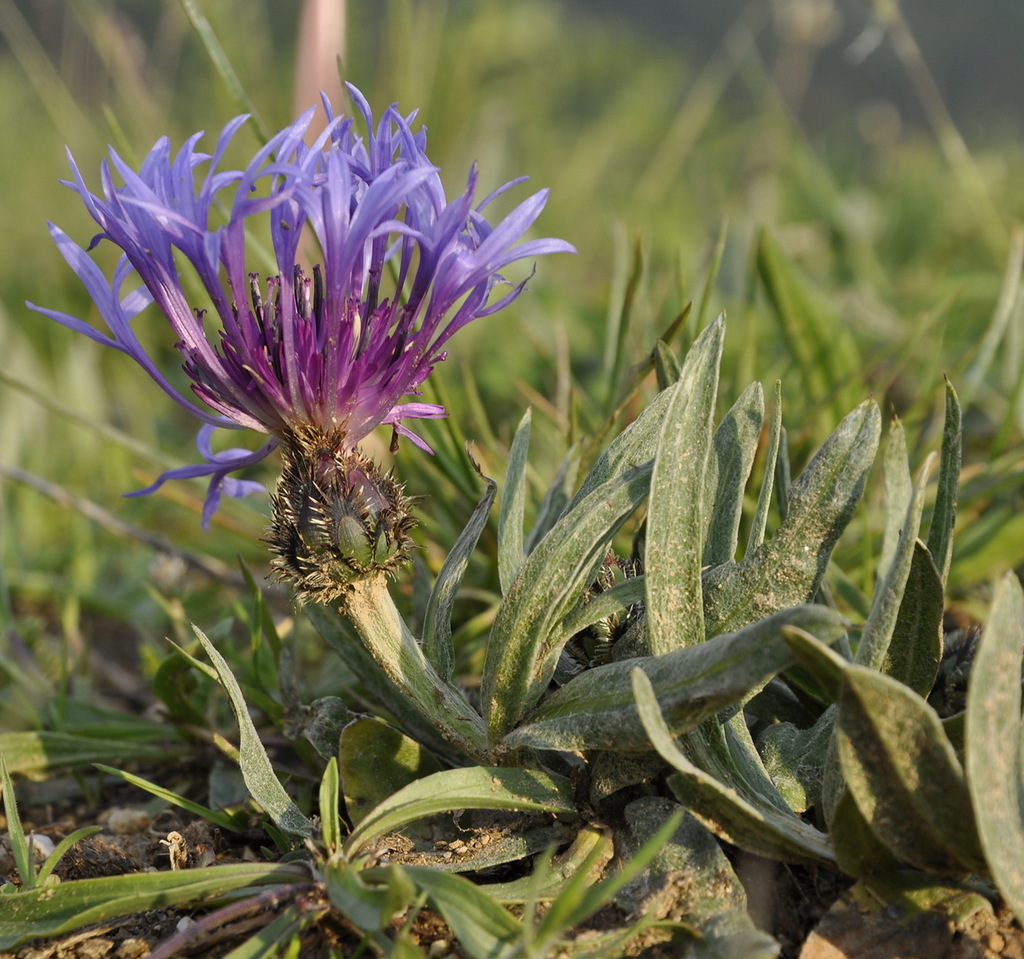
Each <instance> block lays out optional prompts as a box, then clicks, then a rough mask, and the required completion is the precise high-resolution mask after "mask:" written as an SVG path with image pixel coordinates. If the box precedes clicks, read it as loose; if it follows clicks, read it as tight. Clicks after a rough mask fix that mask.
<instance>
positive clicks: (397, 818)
mask: <svg viewBox="0 0 1024 959" xmlns="http://www.w3.org/2000/svg"><path fill="white" fill-rule="evenodd" d="M452 809H513V810H518V811H523V810H531V811H537V812H544V813H550V814H552V815H559V816H564V817H568V818H570V819H576V818H578V816H579V814H578V813H577V812H576V806H575V804H574V802H573V790H572V785H571V784H570V782H569V780H568V779H565V778H564V777H562V776H556V775H555V774H553V773H544V772H540V771H539V770H533V769H521V768H514V767H509V768H500V767H488V766H467V767H465V768H460V769H445V770H442V771H441V772H437V773H434V774H433V775H430V776H426V777H424V778H423V779H417V780H415V781H413V782H411V783H409V785H408V786H405V787H404V788H402V789H400V790H398V792H396V793H394V794H393V795H391V796H389V797H388V798H387V799H385V800H384V801H383V802H381V803H380V804H379V805H378V806H377V807H376V808H375V809H373V810H371V811H370V812H369V813H368V814H367V815H366V816H365V817H364V818H363V820H362V822H360V823H359V825H358V826H356V828H355V829H353V830H352V832H351V833H350V834H349V837H348V841H347V842H346V844H345V846H346V850H347V852H348V854H349V855H354V854H355V853H358V852H359V850H361V849H363V848H364V847H366V846H368V845H371V844H372V843H374V842H376V841H377V840H378V839H380V838H381V837H383V836H385V835H387V834H388V833H389V832H394V831H395V830H396V829H401V827H402V826H405V825H407V824H408V823H411V822H415V821H416V820H417V819H423V818H424V817H425V816H432V815H434V813H439V812H447V811H449V810H452Z"/></svg>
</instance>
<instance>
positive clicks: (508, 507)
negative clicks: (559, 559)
mask: <svg viewBox="0 0 1024 959" xmlns="http://www.w3.org/2000/svg"><path fill="white" fill-rule="evenodd" d="M532 416H533V411H532V410H527V411H526V413H525V414H523V418H522V419H521V420H520V421H519V426H518V427H516V434H515V436H514V437H513V438H512V448H511V449H510V450H509V453H508V468H507V469H506V471H505V489H504V490H503V491H502V494H501V511H500V512H499V514H498V578H499V580H500V581H501V592H502V594H504V593H507V592H508V590H509V587H510V586H511V585H512V581H513V580H514V579H515V576H516V573H517V572H518V571H519V567H520V566H521V565H522V563H523V516H524V513H525V510H526V455H527V453H528V452H529V449H530V423H531V421H532Z"/></svg>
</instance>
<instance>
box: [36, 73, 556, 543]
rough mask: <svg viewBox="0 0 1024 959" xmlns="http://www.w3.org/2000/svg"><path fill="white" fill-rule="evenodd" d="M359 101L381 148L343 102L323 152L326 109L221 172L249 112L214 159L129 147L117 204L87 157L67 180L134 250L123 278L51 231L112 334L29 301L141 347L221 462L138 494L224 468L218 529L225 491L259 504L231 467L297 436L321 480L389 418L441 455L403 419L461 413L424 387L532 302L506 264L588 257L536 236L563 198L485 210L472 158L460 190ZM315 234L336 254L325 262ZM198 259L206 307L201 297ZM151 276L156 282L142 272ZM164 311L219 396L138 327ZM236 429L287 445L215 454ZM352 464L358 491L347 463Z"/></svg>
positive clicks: (107, 174) (292, 445)
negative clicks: (92, 176) (315, 121)
mask: <svg viewBox="0 0 1024 959" xmlns="http://www.w3.org/2000/svg"><path fill="white" fill-rule="evenodd" d="M349 92H350V94H351V96H352V99H353V101H354V102H355V104H356V106H357V107H358V109H359V112H360V113H361V114H362V116H363V118H364V120H365V122H366V125H367V131H368V133H367V137H366V139H365V140H364V139H362V138H360V137H359V136H357V135H356V132H355V130H354V126H353V121H352V119H350V118H343V117H335V116H334V115H333V112H332V109H331V105H330V103H329V101H328V100H327V98H326V97H325V98H324V100H323V104H324V109H325V110H326V111H327V115H328V120H329V122H328V124H327V127H326V128H325V130H324V131H323V133H321V134H320V136H319V137H318V138H317V139H316V142H315V143H313V144H312V145H311V146H307V145H306V144H305V143H304V142H303V137H304V134H305V133H306V130H307V128H308V127H309V124H310V122H311V120H312V117H313V113H314V111H313V110H312V109H311V110H309V111H308V112H307V113H305V114H304V115H303V116H302V117H300V118H299V119H298V120H297V121H296V122H295V123H294V124H293V125H291V126H289V127H287V128H286V129H284V130H282V131H281V132H280V133H278V134H277V135H276V136H275V137H274V138H273V139H272V140H271V141H270V142H269V143H267V144H266V146H265V147H263V148H262V149H261V150H260V151H259V152H258V153H257V154H256V156H255V157H254V158H253V160H252V162H251V163H250V164H249V165H248V166H247V167H245V169H240V170H237V169H222V168H221V167H222V163H223V160H224V156H225V153H226V151H227V149H228V146H229V144H230V142H231V140H232V138H233V137H234V136H235V134H236V133H237V132H238V130H239V128H240V127H241V126H242V124H243V123H244V121H245V119H246V118H245V117H244V116H243V117H238V118H236V119H235V120H233V121H231V123H229V124H228V125H227V127H225V129H224V131H223V132H222V133H221V135H220V137H219V138H218V140H217V143H216V146H215V147H214V150H213V153H212V154H207V153H203V152H199V151H198V150H197V144H198V142H199V140H200V137H201V134H196V135H195V136H193V137H191V138H190V139H189V140H188V141H187V142H186V143H185V145H184V146H183V147H182V148H181V149H180V150H179V151H178V152H177V154H175V155H174V156H172V155H171V148H170V143H169V141H168V140H167V139H166V138H163V139H161V140H159V141H158V142H157V143H156V145H155V146H154V147H153V149H152V150H151V151H150V153H149V155H148V156H147V157H146V159H145V161H144V162H143V164H142V166H141V168H140V169H139V170H138V171H135V170H133V169H132V168H131V167H130V166H129V165H128V164H127V163H125V162H124V161H123V160H122V159H121V158H120V157H119V156H118V155H117V154H116V153H115V152H114V151H113V150H111V151H110V156H109V159H108V160H106V161H104V163H103V165H102V168H101V184H102V196H99V195H96V194H94V193H92V192H91V191H90V190H89V188H88V187H87V186H86V185H85V180H84V178H83V176H82V174H81V173H80V172H79V169H78V167H77V166H76V164H75V162H74V159H73V158H71V157H70V156H69V159H70V164H71V170H72V176H73V179H72V180H70V181H66V182H67V185H68V186H70V187H71V188H72V189H73V190H75V191H76V192H77V193H78V194H79V196H80V197H81V198H82V200H83V201H84V203H85V206H86V208H87V209H88V211H89V213H90V214H91V215H92V217H93V218H94V219H95V220H96V222H97V223H98V224H99V226H100V230H101V232H100V233H99V234H97V236H96V237H95V238H94V239H93V241H92V243H91V244H90V246H89V248H88V249H89V250H91V249H92V248H93V247H95V246H96V245H97V244H99V243H101V242H103V241H106V242H109V243H112V244H114V245H115V246H116V247H118V248H120V250H121V251H122V253H123V255H122V257H121V259H120V262H119V263H118V265H117V267H116V269H115V270H114V273H113V276H112V277H111V278H108V277H106V276H105V275H104V274H103V272H102V271H101V270H100V268H99V267H98V266H97V264H96V263H95V262H94V261H93V260H92V258H91V257H90V256H89V254H88V250H87V249H83V248H82V247H80V246H78V245H77V244H76V243H75V242H74V241H72V240H71V239H70V238H69V237H68V236H67V234H65V233H64V232H63V231H62V230H61V229H60V228H59V227H57V226H55V225H53V224H51V226H50V232H51V235H52V236H53V238H54V240H55V242H56V244H57V246H58V248H59V249H60V251H61V253H62V254H63V256H64V258H65V259H66V260H67V262H68V263H69V264H70V266H71V268H72V269H73V270H74V271H75V273H77V274H78V276H79V278H80V279H81V280H82V282H83V283H84V284H85V286H86V288H87V289H88V291H89V293H90V295H91V296H92V298H93V301H94V302H95V304H96V307H97V309H98V311H99V314H100V316H101V317H102V319H103V321H104V323H105V324H106V328H107V329H106V331H104V330H103V329H99V328H97V327H94V326H92V325H90V324H89V323H87V322H85V321H83V320H81V319H78V318H76V317H73V316H69V315H68V314H66V313H61V312H58V311H56V310H48V309H44V308H41V307H38V306H33V305H32V304H29V305H30V306H32V308H33V309H36V310H38V311H39V312H41V313H44V314H45V315H47V316H49V317H51V318H53V319H55V320H57V321H58V322H59V323H62V324H64V325H65V326H68V327H70V328H71V329H74V330H77V331H79V332H81V333H84V334H85V335H86V336H88V337H90V338H91V339H93V340H96V341H97V342H100V343H103V344H105V345H107V346H111V347H113V348H115V349H118V350H120V351H122V352H124V353H127V354H128V355H129V356H131V357H132V358H133V359H134V360H135V361H136V362H138V363H139V364H140V365H141V366H142V367H143V368H144V369H145V370H146V371H147V372H148V373H149V375H150V376H151V377H152V378H153V379H154V380H155V381H156V383H157V384H159V386H160V387H161V388H162V389H163V390H164V391H165V392H166V393H168V394H169V395H170V396H171V398H172V399H173V400H174V401H175V402H177V403H179V404H180V405H181V406H183V407H184V408H185V409H187V410H188V411H189V412H190V413H192V414H193V415H194V416H195V417H196V418H197V419H199V420H201V421H202V422H203V424H204V425H203V427H202V429H201V430H200V434H199V448H200V452H201V453H202V454H203V458H204V460H205V462H204V463H202V464H198V465H195V466H188V467H184V468H182V469H178V470H171V471H169V472H167V473H164V474H163V475H162V476H161V477H160V478H159V479H158V480H157V482H156V483H155V484H154V485H153V486H151V487H149V488H148V489H146V490H141V491H140V493H147V492H152V490H154V489H156V488H157V487H158V486H159V485H161V484H162V483H163V482H165V481H166V480H168V479H174V478H183V477H193V476H204V475H205V476H210V477H211V480H210V488H209V493H208V496H207V502H206V507H205V509H204V517H203V518H204V523H206V524H208V523H209V519H210V517H211V516H212V514H213V512H214V511H215V510H216V508H217V505H218V504H219V501H220V497H221V495H222V494H223V493H227V494H228V495H232V496H240V495H245V494H246V493H248V492H251V491H252V490H253V488H254V487H256V486H257V484H253V483H251V482H243V481H239V480H237V479H233V478H231V477H230V474H231V473H232V472H234V471H235V470H237V469H240V468H242V467H245V466H249V465H251V464H253V463H256V462H258V461H259V460H261V459H263V458H264V457H265V456H267V455H268V454H269V453H270V452H271V451H272V450H273V449H274V448H275V447H277V446H278V445H279V444H283V445H284V448H285V452H286V456H289V455H291V456H292V458H293V459H294V458H295V457H296V456H299V455H300V454H301V451H303V450H306V451H309V454H310V456H311V457H312V460H313V465H312V466H310V470H312V472H313V473H315V472H316V467H315V463H316V461H317V458H318V457H319V458H322V457H324V456H328V457H335V456H341V457H344V456H345V455H347V454H348V453H350V452H352V451H354V450H355V447H356V444H357V443H359V441H360V440H362V439H363V438H364V437H366V436H367V435H368V434H369V433H370V432H371V431H372V430H374V429H375V428H376V427H378V426H381V425H387V426H390V427H392V429H393V430H394V431H395V433H396V434H399V435H402V436H405V437H407V438H409V439H410V440H411V441H412V442H414V443H415V444H416V445H417V446H420V447H422V448H423V449H428V447H427V446H426V444H425V443H424V442H423V440H422V439H420V438H419V437H418V436H416V434H415V433H413V432H412V431H411V430H409V429H408V427H407V426H406V425H405V421H408V420H414V419H422V418H434V417H440V416H444V415H445V413H444V409H443V408H442V407H440V406H437V405H434V404H431V403H422V402H417V401H416V400H415V399H413V400H409V399H408V397H410V396H415V395H416V394H417V390H418V388H419V386H420V385H421V384H422V383H423V381H424V380H425V379H426V378H427V376H428V375H429V374H430V372H431V370H432V369H433V368H434V366H435V365H436V364H437V363H438V362H440V361H441V360H443V359H444V358H445V356H446V346H447V343H448V340H449V339H450V338H451V336H452V335H453V334H454V333H455V332H456V331H457V330H459V329H461V328H462V327H464V326H465V325H466V324H467V323H469V322H471V321H472V320H474V319H477V318H479V317H483V316H488V315H490V314H492V313H495V312H497V311H498V310H500V309H501V308H503V307H504V306H507V305H508V304H509V303H510V302H512V301H513V300H514V299H515V298H516V297H517V296H518V295H519V293H520V292H521V291H522V289H523V284H522V283H520V284H518V285H508V286H507V289H504V290H500V291H499V292H498V293H495V288H496V287H497V286H498V285H499V284H501V283H503V282H504V281H503V279H502V277H501V272H500V271H501V270H503V269H504V268H505V267H506V266H507V265H508V264H510V263H513V262H514V261H516V260H522V259H525V258H532V257H535V256H538V255H541V254H544V253H554V252H573V248H572V246H571V245H570V244H568V243H566V242H564V241H562V240H556V239H540V240H526V241H524V240H523V239H522V238H523V235H524V234H525V233H526V231H527V230H528V229H529V227H530V226H531V225H532V224H533V222H534V220H535V219H536V218H537V216H538V215H539V214H540V212H541V210H542V209H543V207H544V204H545V201H546V199H547V191H541V192H539V193H535V194H534V195H533V196H531V197H529V198H528V199H527V200H525V201H524V202H523V203H521V204H520V205H519V206H518V207H516V208H515V209H514V210H513V211H512V212H511V213H510V214H509V215H508V216H507V217H505V218H504V219H503V220H501V221H500V222H497V223H495V224H491V223H489V222H488V221H487V219H486V218H485V217H484V215H483V213H482V210H483V209H484V207H485V206H486V205H487V203H488V202H489V201H490V200H491V199H492V198H493V197H494V196H495V195H496V193H500V192H503V191H504V190H505V189H507V187H509V186H512V185H513V184H514V183H517V182H519V181H513V184H506V186H505V187H502V188H501V190H498V191H496V193H495V194H491V195H490V196H488V197H487V198H486V199H484V200H483V202H480V203H474V200H475V194H476V181H477V175H476V171H475V169H473V170H471V171H470V174H469V177H468V182H467V185H466V188H465V190H463V192H462V193H460V194H459V195H457V196H456V197H454V198H453V199H452V200H451V201H449V200H448V199H447V198H446V196H445V192H444V189H443V188H442V186H441V180H440V177H439V175H438V170H437V168H436V167H435V166H434V165H433V164H431V163H430V161H429V160H428V158H427V156H426V153H425V152H424V150H425V146H426V136H425V132H424V131H423V130H420V131H418V132H416V133H413V131H412V129H411V127H410V123H411V121H412V119H413V116H414V115H412V116H409V117H402V115H401V114H400V113H399V112H398V111H397V109H396V107H394V106H392V107H390V108H388V109H387V110H386V111H385V112H384V115H383V116H382V117H381V119H380V122H379V123H378V124H376V126H375V125H374V122H373V117H372V115H371V112H370V108H369V106H368V105H367V103H366V101H365V100H364V99H363V97H362V95H361V94H360V93H359V91H358V90H356V89H355V88H354V87H352V86H349ZM258 217H259V218H264V219H269V237H270V246H271V249H272V257H273V265H272V266H271V268H270V269H269V270H263V271H261V270H259V269H257V268H256V266H255V265H254V260H253V258H252V256H251V255H250V251H249V249H248V247H247V241H246V234H247V228H248V227H250V226H251V225H252V224H253V222H255V220H256V218H258ZM310 236H311V237H312V238H314V239H315V241H316V245H317V246H318V247H319V253H318V258H319V260H320V262H319V263H318V264H317V265H315V266H313V267H312V268H311V269H307V268H306V266H305V265H303V264H304V258H303V254H304V252H306V251H307V244H305V243H304V240H305V238H308V237H310ZM186 267H191V269H192V271H194V274H195V277H196V278H197V279H198V280H199V282H200V284H201V285H202V288H203V289H204V290H205V302H203V303H199V304H197V303H194V302H192V301H191V300H190V298H189V296H188V295H187V294H186V292H185V286H184V285H183V282H182V278H181V271H182V269H184V268H186ZM133 274H134V275H135V276H137V278H138V280H140V281H141V285H134V284H133V283H132V282H131V281H132V278H133ZM126 286H127V287H129V290H128V292H127V293H125V292H123V290H124V288H125V287H126ZM189 289H194V287H189ZM151 304H155V306H156V307H157V308H159V310H160V311H161V312H162V313H163V316H164V318H165V319H166V321H167V322H168V323H169V325H170V327H171V330H172V332H173V335H174V338H175V345H176V347H177V349H178V350H179V351H180V353H181V355H182V358H183V368H184V370H185V372H186V373H187V375H188V376H189V378H190V379H191V381H192V383H191V387H192V392H193V393H194V394H195V396H196V397H197V398H198V399H199V400H201V401H202V403H203V405H199V404H197V403H195V402H193V401H192V400H191V399H189V398H187V397H186V396H184V395H182V394H181V393H180V392H179V391H178V390H177V389H175V387H174V386H173V385H172V384H171V383H170V381H169V380H168V379H167V378H166V377H165V376H164V374H163V373H162V372H161V371H160V369H159V368H158V367H157V365H156V363H155V362H154V361H153V359H152V358H151V357H150V356H149V355H148V354H147V352H146V351H145V349H144V348H143V347H142V345H141V343H140V341H139V339H138V337H137V336H136V334H135V331H134V329H133V322H135V321H136V317H137V316H138V315H139V314H140V313H141V312H142V311H143V310H145V309H146V308H147V307H149V306H150V305H151ZM218 427H225V428H234V429H238V428H242V429H252V430H256V431H259V432H262V433H266V434H269V436H270V439H269V440H268V442H267V443H266V444H265V445H264V446H263V447H261V448H260V449H258V450H255V451H250V450H246V449H230V450H226V451H222V452H217V453H215V452H214V451H213V448H212V446H211V441H210V438H211V434H212V432H213V430H214V429H215V428H218ZM293 465H294V464H293ZM361 468H362V467H359V468H357V473H358V475H360V476H361V475H362V473H359V470H360V469H361ZM307 472H309V470H307ZM342 474H343V475H344V477H345V480H344V482H342V483H341V486H343V487H345V488H346V489H347V488H348V486H349V485H351V484H349V481H348V478H347V477H348V475H349V472H348V471H347V470H346V469H342V470H341V474H339V475H342ZM310 475H312V474H310ZM357 485H358V484H357ZM371 499H372V497H371Z"/></svg>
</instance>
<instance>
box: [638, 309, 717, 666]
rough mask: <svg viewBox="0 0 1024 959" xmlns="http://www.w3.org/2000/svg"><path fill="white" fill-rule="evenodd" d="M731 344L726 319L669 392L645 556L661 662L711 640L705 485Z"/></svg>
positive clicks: (653, 646)
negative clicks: (706, 615)
mask: <svg viewBox="0 0 1024 959" xmlns="http://www.w3.org/2000/svg"><path fill="white" fill-rule="evenodd" d="M724 337H725V322H724V320H723V319H722V318H721V317H719V319H717V320H716V321H715V322H714V323H712V324H711V325H710V326H709V327H708V328H707V329H706V330H705V331H704V332H703V333H702V334H701V335H700V337H698V339H697V341H696V343H694V345H693V347H692V348H691V349H690V351H689V353H688V354H687V356H686V361H685V362H684V364H683V369H682V372H681V373H680V375H679V380H678V381H677V383H676V385H675V386H674V387H672V388H671V390H670V392H671V394H672V396H671V399H670V401H669V405H668V409H667V410H666V411H665V418H664V420H663V422H662V426H661V435H660V438H659V440H658V452H657V456H656V458H655V461H654V472H653V473H652V475H651V492H650V498H649V501H648V506H647V540H646V546H645V550H644V572H645V575H646V578H647V602H646V610H647V642H648V648H649V651H650V652H651V653H652V654H655V655H658V654H660V653H668V652H671V651H672V650H673V649H679V648H680V647H683V646H692V645H693V644H695V643H700V642H703V641H704V622H703V617H702V616H701V608H702V594H701V557H702V556H703V551H704V546H703V544H704V528H705V525H706V524H705V521H704V510H705V504H704V480H705V474H706V472H707V468H708V458H709V456H710V452H711V444H712V420H713V417H714V412H715V399H716V396H717V393H718V367H719V363H720V362H721V358H722V343H723V340H724Z"/></svg>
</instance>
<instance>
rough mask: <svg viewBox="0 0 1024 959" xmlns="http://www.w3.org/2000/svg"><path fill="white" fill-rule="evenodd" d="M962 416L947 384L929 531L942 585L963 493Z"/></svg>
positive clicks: (930, 550) (958, 403) (946, 573)
mask: <svg viewBox="0 0 1024 959" xmlns="http://www.w3.org/2000/svg"><path fill="white" fill-rule="evenodd" d="M962 447H963V414H962V412H961V410H960V401H959V400H958V399H957V395H956V390H954V389H953V384H952V383H950V382H949V380H948V379H947V380H946V419H945V423H944V425H943V427H942V452H941V454H940V459H939V483H938V489H937V490H936V493H935V508H934V509H933V511H932V523H931V526H930V527H929V529H928V552H929V553H931V557H932V560H933V561H934V563H935V567H936V569H937V570H938V571H939V577H940V579H941V580H942V582H943V583H945V582H946V578H947V577H948V576H949V564H950V561H951V560H952V558H953V527H954V525H955V524H956V507H957V494H958V492H959V489H960V463H961V460H962V458H963V449H962Z"/></svg>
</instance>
